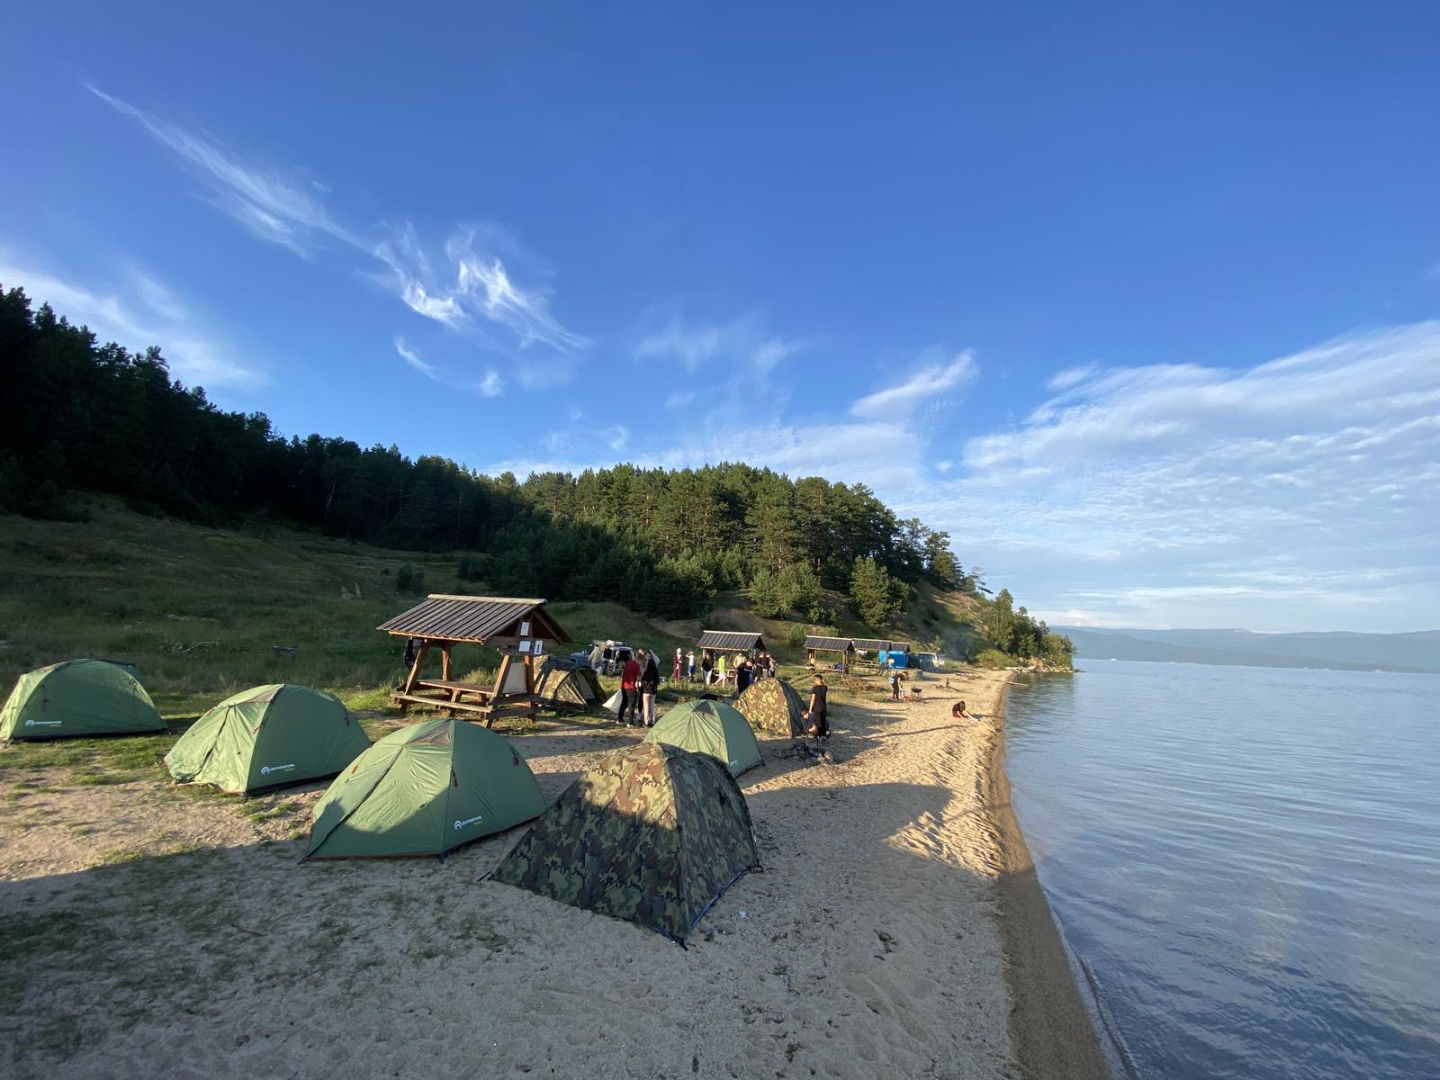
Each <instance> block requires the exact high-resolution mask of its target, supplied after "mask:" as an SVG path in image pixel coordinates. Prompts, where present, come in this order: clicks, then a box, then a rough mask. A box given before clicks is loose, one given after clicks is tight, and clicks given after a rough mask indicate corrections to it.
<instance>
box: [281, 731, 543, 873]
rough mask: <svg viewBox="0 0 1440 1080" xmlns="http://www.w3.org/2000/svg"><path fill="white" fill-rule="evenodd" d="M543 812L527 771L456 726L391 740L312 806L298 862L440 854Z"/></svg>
mask: <svg viewBox="0 0 1440 1080" xmlns="http://www.w3.org/2000/svg"><path fill="white" fill-rule="evenodd" d="M544 812H545V796H544V795H543V794H541V792H540V785H539V784H537V783H536V782H535V774H534V773H532V772H531V771H530V766H529V765H527V764H525V760H524V759H523V758H522V757H521V756H520V755H519V754H518V753H517V752H516V750H515V748H514V747H513V746H511V745H510V743H509V742H507V741H506V740H505V739H504V738H502V737H501V736H499V735H497V734H495V732H493V731H487V730H486V729H485V728H482V727H476V726H474V725H472V724H467V723H465V722H464V721H463V720H430V721H428V722H426V723H423V724H413V725H411V726H410V727H405V728H401V729H400V730H399V731H392V732H391V733H390V734H389V735H386V736H385V737H384V738H383V739H381V740H379V741H378V742H376V743H375V744H374V745H373V746H371V747H370V749H369V750H367V751H365V753H363V754H361V755H360V757H359V758H357V759H356V761H355V762H354V764H352V765H351V766H350V767H349V768H348V769H346V770H345V772H344V773H342V774H341V775H340V776H338V777H336V779H335V782H334V783H333V784H331V785H330V790H329V791H327V792H325V794H324V795H323V796H322V797H321V799H320V801H319V802H318V803H316V804H315V810H314V812H313V813H312V815H311V820H312V822H313V824H312V826H311V829H310V850H309V851H308V852H307V853H306V855H305V857H306V858H307V859H364V858H387V857H388V858H394V857H398V856H415V855H444V854H445V853H446V852H447V851H451V850H453V849H454V848H457V847H459V846H460V845H462V844H468V843H470V841H472V840H479V839H480V838H481V837H482V836H489V835H490V834H491V833H497V832H500V831H501V830H503V829H508V828H510V827H511V826H514V825H519V824H520V823H521V822H522V821H529V820H530V819H531V818H533V817H535V816H536V815H538V814H543V813H544Z"/></svg>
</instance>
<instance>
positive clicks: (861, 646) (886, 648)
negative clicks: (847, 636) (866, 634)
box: [854, 638, 911, 667]
mask: <svg viewBox="0 0 1440 1080" xmlns="http://www.w3.org/2000/svg"><path fill="white" fill-rule="evenodd" d="M854 644H855V648H856V649H857V650H859V651H860V652H867V653H877V654H878V653H882V652H883V653H905V654H906V655H907V657H908V655H909V653H910V651H911V645H910V643H909V642H908V641H891V640H889V639H888V638H855V639H854ZM876 659H877V662H878V659H879V658H878V656H877V658H876ZM907 662H908V661H907ZM893 666H895V667H904V666H905V664H894V665H893Z"/></svg>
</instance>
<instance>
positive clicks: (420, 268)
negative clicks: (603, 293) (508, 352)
mask: <svg viewBox="0 0 1440 1080" xmlns="http://www.w3.org/2000/svg"><path fill="white" fill-rule="evenodd" d="M87 89H88V90H89V91H90V92H91V93H92V94H94V95H95V96H96V97H97V98H99V99H100V100H101V101H103V102H105V103H106V104H107V105H109V106H110V107H111V108H113V109H114V110H115V111H116V112H118V113H120V114H121V115H123V116H125V117H127V118H129V119H131V120H133V121H135V122H136V123H138V124H139V125H140V126H141V127H142V128H144V129H145V131H146V132H148V133H149V134H150V135H151V136H152V137H153V138H155V139H156V140H157V141H158V142H159V143H160V144H161V145H163V146H165V147H167V148H168V149H170V150H171V151H173V152H174V153H175V154H177V155H178V156H179V157H180V158H181V159H182V160H183V161H184V162H185V163H186V164H187V165H188V166H189V167H190V168H191V169H192V171H194V172H195V174H196V175H197V176H199V178H200V179H201V181H202V182H203V183H204V184H205V186H206V189H207V200H208V201H209V202H211V203H212V204H213V205H214V206H216V207H217V208H219V209H220V210H222V211H223V212H224V213H226V214H227V215H229V216H230V217H231V218H233V219H234V220H235V221H237V222H238V223H239V224H240V225H241V226H242V227H244V228H245V229H246V230H247V231H248V232H250V233H251V234H252V235H254V236H256V237H259V238H260V239H262V240H266V241H268V242H270V243H274V244H279V245H281V246H282V247H285V248H287V249H289V250H290V251H292V252H294V253H295V254H297V255H299V256H301V257H303V258H307V259H310V258H314V257H316V255H317V254H318V253H319V252H320V251H322V250H323V249H324V248H325V247H327V246H331V247H333V246H335V245H336V244H338V245H343V246H344V247H347V248H351V249H354V250H355V251H359V252H363V253H364V254H366V255H368V256H372V257H373V258H375V259H377V260H379V261H380V262H381V263H382V264H383V265H384V266H385V267H386V269H387V272H385V273H382V274H379V275H371V276H372V277H377V278H378V279H379V280H381V281H383V282H384V283H385V284H386V285H387V286H388V287H390V288H392V289H393V290H394V292H395V294H396V295H397V296H398V297H399V299H400V300H401V302H402V303H404V304H405V306H406V307H408V308H409V309H410V310H411V311H413V312H415V313H416V314H417V315H421V316H423V317H425V318H427V319H432V320H434V321H436V322H439V323H442V324H443V325H445V326H448V327H450V328H451V329H454V330H458V331H462V332H466V333H469V334H470V335H471V336H472V337H474V338H475V339H476V341H477V343H478V344H481V345H482V346H484V347H486V348H489V349H499V350H503V349H504V348H505V344H504V343H503V342H501V341H499V340H497V339H495V338H493V337H491V336H489V335H487V334H485V333H483V330H482V328H491V329H496V330H503V331H506V332H508V333H509V334H510V335H512V336H513V339H514V345H515V347H516V348H518V349H519V350H521V351H522V352H529V351H531V350H534V349H537V348H544V349H548V350H550V351H553V352H554V353H557V354H560V355H569V354H574V353H576V352H579V351H581V350H583V349H584V348H585V347H586V346H587V345H588V344H589V342H588V340H587V339H586V338H584V337H583V336H581V335H579V334H576V333H574V332H573V331H571V330H568V329H567V328H566V327H564V326H562V325H561V324H560V322H559V321H558V320H557V319H556V318H555V316H554V315H553V314H551V312H550V306H549V304H550V300H549V296H548V294H546V293H545V292H544V291H543V290H542V289H539V288H536V287H534V286H522V285H520V284H519V283H517V282H516V280H515V278H514V275H513V273H512V271H511V269H510V268H509V267H508V266H507V265H506V263H505V261H503V260H502V258H501V255H500V253H499V250H498V249H499V248H501V247H509V248H512V249H518V245H515V244H514V243H513V241H510V240H508V238H507V237H505V235H504V234H503V232H502V231H501V230H499V229H496V228H495V227H493V226H481V225H463V226H460V227H458V228H456V229H455V230H454V231H453V232H452V233H451V235H450V236H449V238H448V239H447V240H446V242H445V244H444V246H443V265H441V266H440V267H439V268H438V269H437V268H436V266H435V264H436V262H437V261H438V260H436V259H434V258H432V257H431V255H430V253H429V252H428V251H427V250H426V249H425V248H424V247H423V246H422V245H421V243H420V242H419V240H418V239H417V237H416V234H415V231H414V229H413V228H412V227H411V226H409V225H408V224H405V225H401V226H398V227H378V228H377V229H374V230H370V231H369V232H368V233H367V232H366V231H364V230H357V229H354V228H352V227H351V226H349V225H347V224H344V223H343V222H341V221H340V220H339V219H338V218H337V217H336V216H335V215H334V214H332V213H331V211H330V210H329V208H328V207H327V205H326V203H325V201H324V199H323V197H324V196H326V195H328V194H329V193H330V190H331V188H330V185H329V184H326V183H323V182H321V181H319V180H317V179H314V178H309V177H306V176H305V175H304V172H303V170H300V169H295V168H281V167H261V166H257V165H254V164H251V163H248V162H246V161H244V160H242V159H241V158H240V157H239V156H238V155H237V154H235V153H234V152H233V151H231V150H229V149H227V148H226V147H224V146H223V145H222V144H221V143H220V142H219V141H218V140H215V139H213V138H210V137H208V136H205V135H202V134H199V133H197V132H195V131H191V130H189V129H187V128H184V127H182V126H180V125H178V124H176V123H174V122H172V121H170V120H167V119H165V118H163V117H161V116H158V115H156V114H154V113H150V112H147V111H145V110H143V109H139V108H136V107H135V106H133V105H131V104H129V103H128V102H125V101H122V100H120V99H119V98H116V97H114V96H112V95H110V94H107V93H105V92H104V91H103V90H100V89H98V88H97V87H94V86H89V85H88V84H87ZM551 381H552V382H553V375H552V380H551Z"/></svg>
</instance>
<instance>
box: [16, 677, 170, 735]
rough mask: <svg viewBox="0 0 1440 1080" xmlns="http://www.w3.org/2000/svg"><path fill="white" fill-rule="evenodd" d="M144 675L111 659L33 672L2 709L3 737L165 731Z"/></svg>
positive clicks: (21, 680)
mask: <svg viewBox="0 0 1440 1080" xmlns="http://www.w3.org/2000/svg"><path fill="white" fill-rule="evenodd" d="M138 675H139V673H138V672H137V671H136V670H135V669H134V668H133V667H131V666H130V665H129V664H121V663H117V662H114V661H110V660H66V661H65V662H64V663H60V664H51V665H50V666H49V667H43V668H40V669H39V670H37V671H28V672H26V673H25V674H24V675H21V676H20V678H19V680H18V681H17V682H16V683H15V689H14V690H13V691H12V692H11V694H10V697H9V699H8V700H7V701H6V702H5V708H4V709H3V710H0V738H3V739H63V738H73V737H80V736H90V735H136V734H141V733H146V732H154V731H164V730H165V721H164V720H162V719H160V713H159V712H157V711H156V709H155V705H154V703H153V702H152V701H151V700H150V695H149V694H147V693H146V692H145V687H143V686H141V685H140V679H139V677H138Z"/></svg>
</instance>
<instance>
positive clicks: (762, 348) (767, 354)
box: [754, 338, 810, 371]
mask: <svg viewBox="0 0 1440 1080" xmlns="http://www.w3.org/2000/svg"><path fill="white" fill-rule="evenodd" d="M808 348H810V342H809V341H808V340H805V339H803V338H801V339H796V340H787V339H785V338H768V339H767V340H765V341H762V342H761V343H760V344H759V346H757V347H756V349H755V355H754V362H755V367H756V368H757V369H759V370H760V371H771V370H773V369H774V367H775V365H776V364H778V363H780V362H781V361H782V360H788V359H790V357H792V356H794V355H795V354H796V353H799V352H804V351H805V350H806V349H808Z"/></svg>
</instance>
